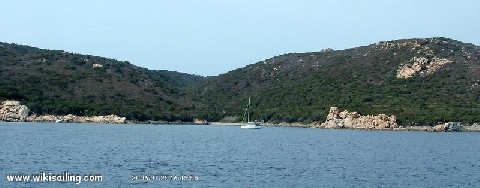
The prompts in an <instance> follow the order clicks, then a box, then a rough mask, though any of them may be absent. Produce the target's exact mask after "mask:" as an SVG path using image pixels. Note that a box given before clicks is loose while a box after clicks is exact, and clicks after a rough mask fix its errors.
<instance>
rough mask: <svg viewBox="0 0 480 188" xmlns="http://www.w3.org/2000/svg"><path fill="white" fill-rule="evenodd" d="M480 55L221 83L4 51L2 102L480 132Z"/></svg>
mask: <svg viewBox="0 0 480 188" xmlns="http://www.w3.org/2000/svg"><path fill="white" fill-rule="evenodd" d="M479 59H480V48H479V47H478V46H475V45H473V44H468V43H463V42H460V41H456V40H452V39H448V38H426V39H404V40H395V41H386V42H379V43H376V44H371V45H368V46H361V47H357V48H351V49H346V50H332V49H325V50H322V51H319V52H310V53H290V54H284V55H279V56H276V57H272V58H269V59H265V60H264V61H260V62H257V63H255V64H251V65H248V66H246V67H243V68H240V69H236V70H232V71H230V72H227V73H225V74H222V75H219V76H215V77H201V76H195V75H189V74H184V73H178V72H172V71H155V70H148V69H145V68H141V67H137V66H134V65H132V64H130V63H129V62H124V61H117V60H114V59H107V58H102V57H96V56H90V55H81V54H73V53H67V52H64V51H58V50H44V49H38V48H34V47H29V46H22V45H16V44H6V43H0V79H1V80H0V100H5V99H16V100H20V101H22V103H23V104H27V106H29V107H30V108H31V109H32V110H33V112H34V113H37V114H68V113H72V114H75V115H108V114H117V115H120V116H126V117H127V118H128V119H136V120H141V121H143V120H165V121H176V120H181V121H191V120H192V119H193V118H200V119H207V120H209V121H220V120H222V119H224V118H227V119H230V120H232V119H240V118H241V116H242V114H243V108H244V107H245V105H246V103H247V101H248V98H251V99H252V102H253V103H252V108H251V110H253V113H252V115H253V117H254V119H256V120H263V121H266V122H272V123H279V122H288V123H292V122H302V123H311V122H317V121H320V122H321V121H324V120H325V118H326V115H327V113H328V110H329V108H330V107H331V106H337V107H339V108H340V109H347V110H348V111H357V112H359V113H361V114H379V113H385V114H389V115H396V116H397V118H398V123H399V124H400V125H414V124H423V125H425V124H427V125H433V124H436V123H437V122H447V121H461V122H465V123H473V122H480V115H479V114H480V94H479V93H480V86H479V84H480V71H479V70H480V60H479Z"/></svg>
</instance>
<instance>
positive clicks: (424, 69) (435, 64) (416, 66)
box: [397, 57, 453, 79]
mask: <svg viewBox="0 0 480 188" xmlns="http://www.w3.org/2000/svg"><path fill="white" fill-rule="evenodd" d="M452 62H453V61H451V60H448V59H441V58H437V57H434V58H431V59H427V58H425V57H413V58H412V59H411V60H410V61H408V62H405V63H403V64H402V65H401V66H400V67H399V68H398V70H397V78H401V79H407V78H410V77H412V76H413V75H415V74H416V73H419V74H420V76H428V75H430V74H433V73H434V72H436V71H438V70H439V69H440V68H442V67H443V66H445V65H447V64H450V63H452Z"/></svg>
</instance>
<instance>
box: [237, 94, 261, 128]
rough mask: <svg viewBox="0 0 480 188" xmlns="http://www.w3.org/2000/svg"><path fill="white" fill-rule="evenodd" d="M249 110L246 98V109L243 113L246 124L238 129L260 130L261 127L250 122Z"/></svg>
mask: <svg viewBox="0 0 480 188" xmlns="http://www.w3.org/2000/svg"><path fill="white" fill-rule="evenodd" d="M249 108H250V98H248V106H247V108H245V113H246V114H247V123H246V124H243V125H242V126H240V128H242V129H260V127H261V126H259V124H258V123H256V122H253V121H250V111H249Z"/></svg>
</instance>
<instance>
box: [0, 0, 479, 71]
mask: <svg viewBox="0 0 480 188" xmlns="http://www.w3.org/2000/svg"><path fill="white" fill-rule="evenodd" d="M437 36H443V37H449V38H453V39H456V40H460V41H463V42H468V43H474V44H476V45H480V1H479V0H0V41H3V42H14V43H18V44H26V45H31V46H35V47H40V48H46V49H61V50H65V51H68V52H74V53H81V54H92V55H98V56H103V57H108V58H114V59H117V60H124V61H130V62H131V63H132V64H135V65H138V66H141V67H146V68H149V69H154V70H172V71H179V72H185V73H192V74H198V75H218V74H221V73H225V72H228V71H230V70H234V69H237V68H240V67H244V66H245V65H248V64H253V63H256V62H258V61H261V60H264V59H267V58H270V57H273V56H275V55H281V54H284V53H290V52H310V51H319V50H321V49H324V48H333V49H345V48H351V47H357V46H363V45H368V44H371V43H375V42H378V41H385V40H394V39H403V38H424V37H437Z"/></svg>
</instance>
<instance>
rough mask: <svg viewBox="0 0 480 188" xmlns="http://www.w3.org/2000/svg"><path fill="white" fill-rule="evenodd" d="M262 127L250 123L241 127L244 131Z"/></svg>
mask: <svg viewBox="0 0 480 188" xmlns="http://www.w3.org/2000/svg"><path fill="white" fill-rule="evenodd" d="M261 127H262V126H259V125H258V124H257V123H254V122H248V123H247V124H245V125H242V126H240V128H242V129H260V128H261Z"/></svg>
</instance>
